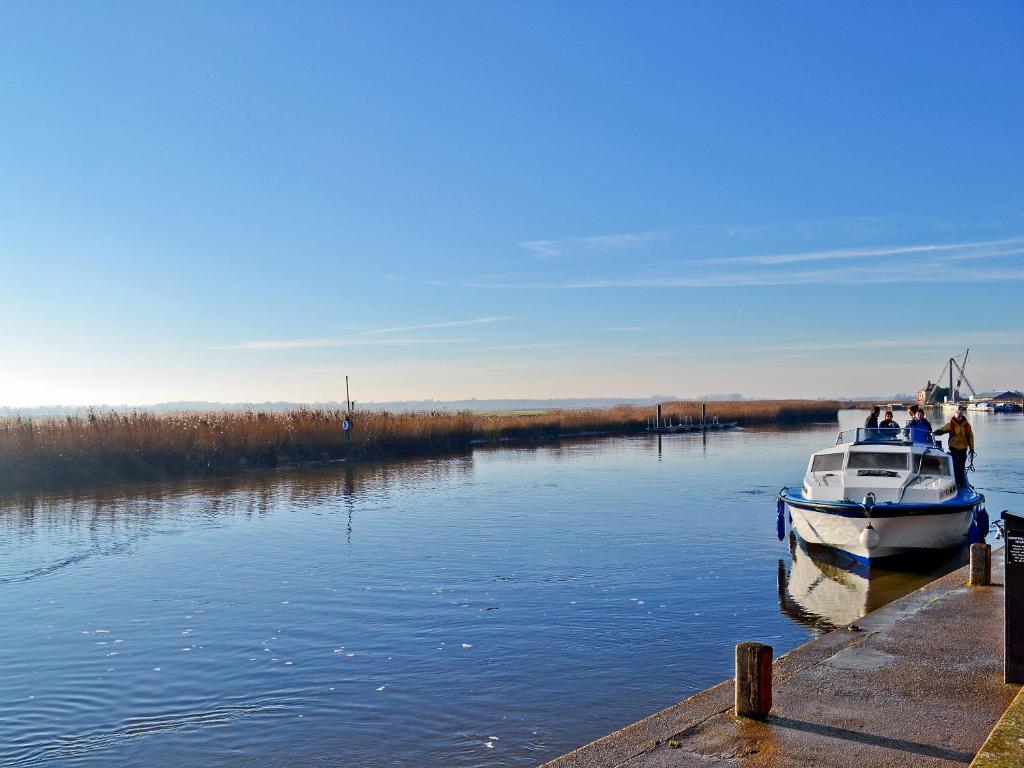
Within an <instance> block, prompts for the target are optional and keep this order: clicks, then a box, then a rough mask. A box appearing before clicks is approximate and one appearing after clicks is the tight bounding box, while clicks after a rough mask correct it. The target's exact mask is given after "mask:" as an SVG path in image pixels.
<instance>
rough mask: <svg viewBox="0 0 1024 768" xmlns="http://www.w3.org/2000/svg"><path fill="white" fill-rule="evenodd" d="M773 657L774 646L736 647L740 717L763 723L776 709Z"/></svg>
mask: <svg viewBox="0 0 1024 768" xmlns="http://www.w3.org/2000/svg"><path fill="white" fill-rule="evenodd" d="M772 653H773V649H772V647H771V646H770V645H762V644H761V643H740V644H739V645H737V646H736V716H737V717H749V718H753V719H754V720H763V719H764V718H766V717H767V716H768V712H769V711H770V710H771V708H772Z"/></svg>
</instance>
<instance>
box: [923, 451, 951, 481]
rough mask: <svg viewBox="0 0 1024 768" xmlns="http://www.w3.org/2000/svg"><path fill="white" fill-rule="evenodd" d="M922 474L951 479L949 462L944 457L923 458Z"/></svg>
mask: <svg viewBox="0 0 1024 768" xmlns="http://www.w3.org/2000/svg"><path fill="white" fill-rule="evenodd" d="M921 474H922V475H938V476H939V477H949V462H948V461H946V459H945V458H944V457H942V456H922V457H921Z"/></svg>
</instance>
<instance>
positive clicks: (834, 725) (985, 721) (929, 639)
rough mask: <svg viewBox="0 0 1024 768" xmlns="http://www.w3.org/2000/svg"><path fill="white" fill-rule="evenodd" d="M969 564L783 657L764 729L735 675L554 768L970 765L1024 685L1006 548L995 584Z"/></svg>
mask: <svg viewBox="0 0 1024 768" xmlns="http://www.w3.org/2000/svg"><path fill="white" fill-rule="evenodd" d="M968 569H969V567H965V568H961V569H960V570H958V571H954V572H953V573H950V574H948V575H947V576H944V577H942V578H940V579H937V580H936V581H934V582H932V583H931V584H929V585H927V586H925V587H923V588H922V589H920V590H918V591H916V592H913V593H911V594H909V595H907V596H905V597H903V598H901V599H900V600H897V601H895V602H893V603H890V604H889V605H887V606H885V607H883V608H880V609H879V610H877V611H874V612H873V613H870V614H868V615H867V616H864V617H863V618H861V619H859V620H857V621H856V622H855V623H854V624H851V625H849V626H847V627H844V628H841V629H837V630H835V631H833V632H830V633H828V634H826V635H823V636H822V637H820V638H818V639H816V640H813V641H811V642H809V643H807V644H805V645H803V646H800V647H799V648H797V649H796V650H794V651H792V652H791V653H789V654H786V655H784V656H782V657H780V658H778V659H777V660H776V661H775V664H774V672H773V674H774V702H773V705H772V710H771V714H770V715H769V716H768V718H767V719H766V720H764V721H763V722H762V721H757V720H749V719H745V718H737V717H735V716H734V714H733V693H734V684H733V681H732V680H729V681H727V682H724V683H721V684H719V685H717V686H715V687H714V688H709V689H708V690H705V691H702V692H701V693H698V694H696V695H695V696H692V697H690V698H689V699H686V700H685V701H682V702H680V703H679V704H676V705H674V706H672V707H669V708H668V709H665V710H662V711H661V712H658V713H657V714H654V715H651V716H650V717H647V718H645V719H644V720H641V721H639V722H637V723H634V724H633V725H630V726H627V727H626V728H623V729H622V730H620V731H617V732H615V733H613V734H611V735H609V736H606V737H604V738H602V739H599V740H597V741H595V742H593V743H591V744H588V745H586V746H584V747H581V748H580V749H577V750H575V751H573V752H570V753H568V754H566V755H563V756H562V757H559V758H557V759H555V760H553V761H551V762H549V763H546V764H545V765H544V768H612V766H616V767H617V768H668V767H669V766H672V767H673V768H676V767H678V766H700V767H701V768H709V767H710V768H717V767H719V766H721V767H724V766H730V767H731V768H736V767H746V766H750V767H751V768H753V767H755V766H757V767H764V768H783V767H788V766H800V767H801V768H805V767H806V766H815V767H818V766H820V767H821V768H830V767H831V766H836V768H840V767H842V768H847V767H848V766H851V765H858V766H877V767H878V768H885V767H888V766H892V768H905V766H927V767H928V768H932V767H934V768H939V766H942V767H943V768H945V767H947V766H948V767H952V766H965V765H969V764H970V763H971V762H972V760H974V758H975V755H976V754H977V753H978V751H979V750H980V749H981V748H982V745H983V744H985V743H986V737H987V736H988V735H989V733H990V732H991V731H993V726H994V725H995V724H996V722H997V721H999V720H1000V717H1001V716H1002V715H1003V713H1004V711H1006V710H1007V707H1008V706H1009V705H1010V703H1011V702H1012V701H1013V700H1014V697H1015V696H1017V694H1018V691H1020V686H1014V685H1004V684H1003V670H1002V663H1003V634H1002V633H1003V588H1002V581H1003V552H1002V550H999V551H997V552H993V553H992V582H993V583H992V586H989V587H976V588H972V587H968V586H967V585H966V582H967V578H968ZM1022 701H1024V699H1022ZM1005 727H1006V725H1005V723H1004V728H1005ZM1016 736H1019V737H1024V733H1017V734H1016ZM1011 741H1016V737H1013V738H1011ZM986 746H987V745H986ZM1000 764H1002V763H1000Z"/></svg>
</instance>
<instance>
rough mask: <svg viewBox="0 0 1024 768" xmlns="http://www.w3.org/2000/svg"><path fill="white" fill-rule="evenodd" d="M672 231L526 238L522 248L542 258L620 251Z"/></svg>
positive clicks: (665, 235)
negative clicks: (558, 237)
mask: <svg viewBox="0 0 1024 768" xmlns="http://www.w3.org/2000/svg"><path fill="white" fill-rule="evenodd" d="M670 235H671V232H668V231H666V230H652V231H650V232H633V233H627V234H613V235H591V236H590V237H565V238H561V239H557V240H524V241H523V242H521V243H519V244H518V245H519V247H520V248H525V249H526V250H528V251H532V252H533V253H535V254H536V255H537V256H539V257H540V258H542V259H553V258H556V257H558V256H561V255H563V254H565V253H569V252H571V251H588V252H591V253H593V252H600V251H619V250H625V249H628V248H633V247H635V246H637V245H641V244H643V243H649V242H652V241H655V240H664V239H665V238H667V237H669V236H670Z"/></svg>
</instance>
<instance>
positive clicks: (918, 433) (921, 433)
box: [907, 405, 932, 443]
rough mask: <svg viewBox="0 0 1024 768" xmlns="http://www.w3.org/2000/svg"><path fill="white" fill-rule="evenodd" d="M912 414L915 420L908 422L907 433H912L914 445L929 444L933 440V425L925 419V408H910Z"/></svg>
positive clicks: (913, 406) (914, 406)
mask: <svg viewBox="0 0 1024 768" xmlns="http://www.w3.org/2000/svg"><path fill="white" fill-rule="evenodd" d="M909 410H910V414H911V416H913V418H912V419H911V420H910V421H908V422H907V431H908V432H909V433H910V440H911V442H914V443H927V442H928V441H929V440H931V436H932V424H931V422H930V421H928V419H927V418H925V415H924V408H921V407H920V406H917V405H912V406H910V409H909Z"/></svg>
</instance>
